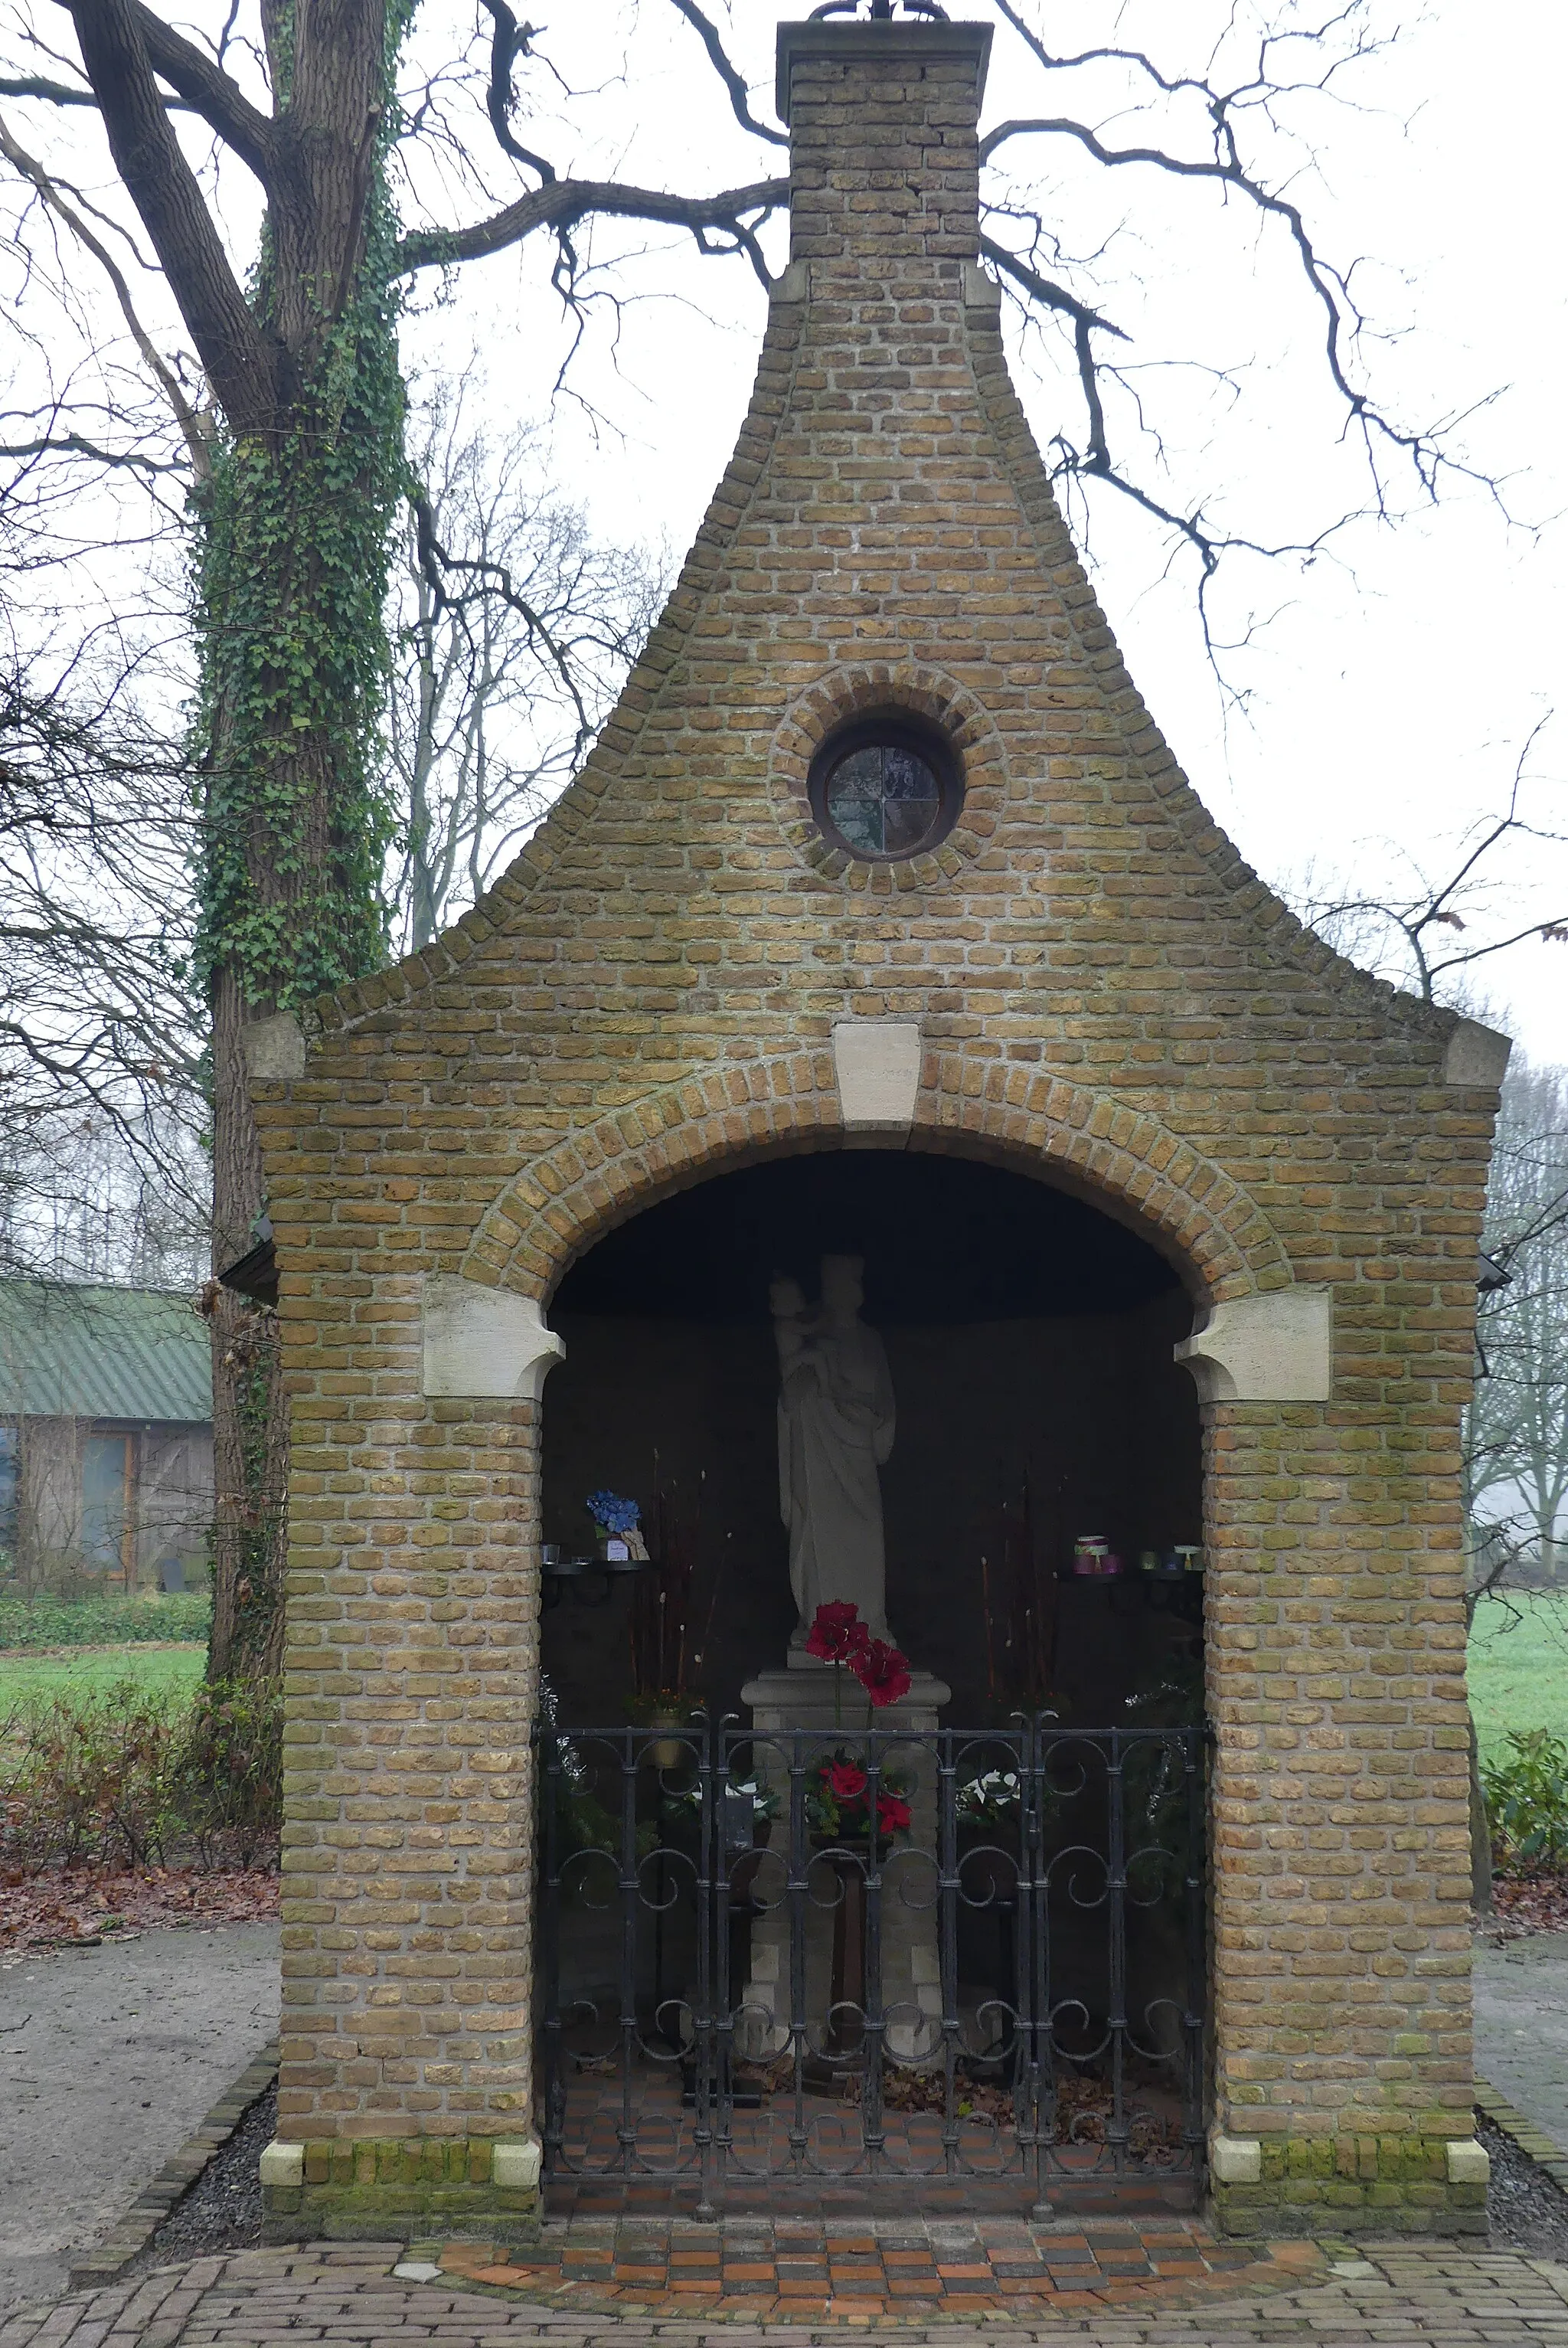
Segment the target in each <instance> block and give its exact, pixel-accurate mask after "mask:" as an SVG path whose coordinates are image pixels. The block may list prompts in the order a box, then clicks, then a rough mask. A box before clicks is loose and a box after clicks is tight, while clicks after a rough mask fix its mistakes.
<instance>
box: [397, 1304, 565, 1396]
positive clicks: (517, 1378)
mask: <svg viewBox="0 0 1568 2348" xmlns="http://www.w3.org/2000/svg"><path fill="white" fill-rule="evenodd" d="M423 1320H424V1339H425V1380H424V1391H425V1394H427V1395H469V1396H474V1397H477V1396H481V1395H495V1396H498V1397H505V1398H506V1399H507V1400H508V1401H513V1402H516V1401H519V1400H522V1401H528V1402H538V1398H539V1395H540V1392H541V1390H542V1388H543V1386H544V1382H545V1379H546V1378H547V1377H548V1375H549V1373H550V1371H551V1370H552V1369H554V1367H555V1365H556V1364H557V1363H558V1362H559V1361H561V1360H562V1359H564V1357H565V1354H566V1347H565V1345H564V1344H562V1342H561V1340H560V1339H559V1337H558V1336H557V1335H556V1333H555V1331H554V1330H553V1329H548V1328H547V1327H546V1326H545V1316H544V1314H543V1313H542V1312H541V1311H540V1309H539V1303H538V1298H537V1297H535V1296H518V1295H517V1294H516V1293H515V1292H514V1291H513V1290H511V1289H509V1288H486V1287H484V1286H483V1285H482V1284H481V1282H478V1281H477V1280H464V1279H461V1278H457V1279H453V1278H451V1277H450V1276H449V1275H447V1274H446V1273H445V1272H442V1273H434V1274H432V1275H430V1276H429V1277H428V1278H427V1279H426V1281H425V1297H424V1307H423Z"/></svg>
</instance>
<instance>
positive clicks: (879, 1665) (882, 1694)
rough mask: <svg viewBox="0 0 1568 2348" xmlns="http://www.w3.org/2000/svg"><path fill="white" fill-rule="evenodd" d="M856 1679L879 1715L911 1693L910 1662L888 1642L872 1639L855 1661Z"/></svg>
mask: <svg viewBox="0 0 1568 2348" xmlns="http://www.w3.org/2000/svg"><path fill="white" fill-rule="evenodd" d="M854 1669H855V1676H856V1679H857V1680H858V1681H859V1682H860V1684H861V1686H862V1687H863V1688H864V1689H865V1690H866V1694H867V1695H868V1696H869V1697H870V1698H871V1701H872V1703H873V1704H875V1705H876V1709H877V1710H878V1711H880V1710H881V1709H882V1707H883V1705H884V1704H897V1702H898V1700H899V1698H900V1697H901V1696H906V1695H907V1694H908V1693H909V1689H910V1685H911V1682H910V1678H909V1658H908V1656H907V1654H905V1653H904V1652H903V1650H902V1649H901V1648H898V1647H894V1646H889V1644H888V1643H887V1641H886V1639H873V1640H871V1641H870V1642H869V1643H868V1644H867V1645H866V1647H865V1648H864V1649H863V1651H862V1652H861V1653H860V1654H858V1655H857V1656H856V1659H855V1665H854Z"/></svg>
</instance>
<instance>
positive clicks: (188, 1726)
mask: <svg viewBox="0 0 1568 2348" xmlns="http://www.w3.org/2000/svg"><path fill="white" fill-rule="evenodd" d="M172 1791H173V1797H174V1808H175V1812H176V1815H177V1817H178V1818H179V1822H180V1824H181V1826H182V1828H184V1830H185V1831H186V1832H187V1833H189V1834H190V1835H192V1836H193V1837H194V1838H195V1839H196V1841H197V1844H198V1846H199V1848H200V1852H201V1856H202V1859H203V1862H204V1863H206V1864H209V1865H210V1863H211V1861H212V1860H213V1859H214V1858H217V1857H224V1858H228V1859H238V1860H239V1863H240V1865H241V1867H249V1866H250V1865H251V1862H252V1860H253V1859H254V1858H255V1856H256V1854H257V1852H258V1850H259V1849H261V1848H262V1847H263V1846H264V1845H265V1844H267V1843H270V1842H272V1841H273V1840H274V1839H275V1838H276V1836H277V1833H278V1829H279V1827H280V1825H281V1824H282V1813H283V1698H282V1690H281V1689H280V1688H276V1687H270V1688H259V1687H257V1686H256V1685H255V1684H253V1683H252V1682H251V1681H248V1680H232V1681H230V1682H228V1683H227V1684H211V1683H208V1684H205V1685H203V1686H201V1687H200V1688H198V1690H197V1691H196V1695H195V1698H194V1700H193V1701H192V1703H191V1704H190V1710H189V1711H188V1712H187V1714H186V1716H185V1719H184V1721H183V1722H182V1724H181V1728H180V1735H179V1746H178V1749H177V1751H176V1755H175V1760H174V1769H173V1776H172Z"/></svg>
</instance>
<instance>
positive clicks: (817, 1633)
mask: <svg viewBox="0 0 1568 2348" xmlns="http://www.w3.org/2000/svg"><path fill="white" fill-rule="evenodd" d="M870 1639H871V1634H870V1632H868V1631H867V1630H866V1625H865V1623H864V1622H862V1621H861V1619H860V1609H859V1607H858V1606H856V1605H853V1604H852V1603H851V1602H850V1601H849V1600H848V1599H846V1598H835V1599H833V1600H832V1601H830V1602H829V1603H828V1604H827V1605H825V1606H819V1607H818V1608H817V1610H816V1613H815V1616H814V1618H813V1620H812V1625H811V1628H810V1630H809V1631H808V1632H806V1634H805V1652H806V1653H807V1654H808V1655H815V1657H816V1660H817V1662H818V1663H854V1662H855V1660H856V1656H857V1655H863V1654H864V1653H866V1648H867V1646H868V1645H869V1644H870Z"/></svg>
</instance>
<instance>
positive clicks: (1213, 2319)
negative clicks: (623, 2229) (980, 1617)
mask: <svg viewBox="0 0 1568 2348" xmlns="http://www.w3.org/2000/svg"><path fill="white" fill-rule="evenodd" d="M399 2256H401V2252H400V2250H398V2249H396V2248H395V2247H394V2246H392V2245H382V2246H379V2247H375V2246H371V2245H363V2244H362V2245H358V2246H355V2247H354V2248H353V2249H346V2248H339V2247H321V2246H317V2247H307V2248H306V2249H303V2250H248V2251H244V2252H242V2253H240V2254H238V2255H236V2256H232V2257H230V2258H227V2259H220V2258H213V2259H200V2260H196V2261H195V2262H194V2263H193V2264H191V2265H190V2266H186V2267H180V2268H173V2269H170V2270H169V2271H167V2272H165V2273H162V2274H159V2275H154V2276H151V2277H149V2278H148V2279H147V2280H146V2281H141V2282H138V2283H122V2284H119V2285H117V2286H115V2287H112V2288H110V2289H108V2290H106V2291H93V2292H85V2293H83V2294H82V2295H81V2296H80V2297H77V2298H75V2299H68V2300H65V2301H62V2302H60V2303H59V2305H57V2306H56V2307H54V2308H47V2309H33V2310H32V2311H30V2312H22V2313H18V2314H16V2315H14V2316H12V2317H11V2318H9V2319H8V2320H7V2321H6V2322H5V2323H4V2324H3V2325H0V2348H313V2343H330V2348H405V2343H407V2348H415V2343H431V2348H578V2343H588V2342H590V2341H594V2342H601V2341H604V2340H605V2339H606V2338H607V2336H608V2335H610V2334H611V2333H613V2334H615V2335H616V2348H642V2343H654V2342H655V2341H656V2342H657V2343H659V2348H701V2343H702V2341H703V2338H704V2334H705V2333H708V2334H709V2335H711V2336H713V2337H714V2338H715V2339H716V2340H717V2341H718V2343H721V2348H744V2343H748V2342H755V2343H759V2348H809V2343H811V2342H813V2341H814V2340H815V2339H817V2338H822V2339H824V2340H826V2341H829V2342H833V2343H842V2340H843V2331H842V2330H832V2329H815V2328H814V2327H813V2326H811V2325H810V2324H788V2325H786V2324H768V2325H765V2326H764V2325H756V2326H753V2327H749V2328H745V2329H743V2328H741V2327H739V2326H736V2325H734V2324H726V2325H723V2326H722V2327H721V2326H705V2325H704V2323H703V2322H702V2317H701V2315H700V2314H695V2313H694V2314H692V2315H690V2316H683V2317H682V2318H679V2319H671V2320H669V2321H650V2320H648V2319H646V2318H638V2317H632V2316H622V2317H616V2316H611V2315H605V2314H601V2313H596V2312H589V2311H586V2310H573V2309H567V2308H560V2307H548V2306H546V2307H541V2306H536V2305H529V2304H528V2303H526V2302H519V2301H517V2300H503V2299H500V2298H497V2297H495V2296H487V2295H486V2294H485V2293H483V2292H481V2291H456V2290H453V2289H452V2288H450V2287H449V2286H448V2285H447V2284H446V2283H445V2282H444V2281H443V2282H436V2283H427V2282H425V2283H422V2282H415V2281H400V2280H398V2279H397V2278H395V2276H394V2275H392V2273H391V2272H390V2269H391V2266H392V2263H393V2261H394V2260H395V2259H396V2258H398V2257H399ZM1330 2258H1331V2264H1330V2267H1329V2270H1328V2277H1329V2279H1328V2280H1327V2281H1324V2282H1318V2283H1314V2284H1312V2285H1310V2286H1308V2287H1307V2288H1305V2289H1302V2290H1297V2291H1284V2292H1281V2291H1273V2292H1271V2293H1268V2294H1266V2295H1264V2296H1262V2297H1259V2296H1257V2295H1256V2294H1255V2293H1249V2292H1248V2291H1246V2290H1245V2289H1242V2290H1238V2291H1237V2293H1236V2296H1235V2298H1234V2299H1230V2298H1227V2299H1226V2300H1225V2301H1224V2302H1220V2303H1214V2302H1211V2303H1210V2304H1208V2305H1206V2306H1204V2307H1202V2308H1198V2309H1188V2310H1175V2309H1170V2308H1163V2309H1153V2310H1150V2309H1134V2308H1128V2309H1124V2310H1119V2311H1112V2310H1093V2311H1090V2310H1085V2311H1083V2312H1073V2313H1071V2314H1065V2313H1064V2314H1061V2315H1057V2316H1054V2317H1050V2318H1046V2319H1043V2320H1041V2321H1040V2322H1027V2323H1019V2322H1009V2321H1008V2320H1007V2319H1006V2318H1000V2317H997V2316H994V2315H993V2316H989V2317H985V2316H982V2317H979V2318H978V2319H977V2318H971V2319H970V2321H969V2322H967V2323H966V2322H962V2321H960V2320H958V2319H957V2318H955V2317H952V2316H948V2317H946V2318H943V2319H941V2320H939V2321H937V2322H924V2323H917V2324H910V2325H907V2326H905V2325H900V2326H898V2327H897V2337H898V2339H899V2341H900V2343H906V2342H907V2343H909V2348H917V2343H925V2348H974V2336H975V2333H976V2332H977V2331H981V2332H984V2331H989V2330H995V2329H998V2328H1002V2329H1004V2330H1005V2332H1006V2333H1007V2336H1008V2340H1009V2343H1012V2342H1015V2341H1016V2342H1020V2343H1022V2342H1026V2341H1036V2340H1038V2341H1040V2342H1041V2343H1063V2342H1067V2341H1076V2342H1080V2343H1088V2348H1523V2343H1532V2348H1568V2268H1564V2267H1557V2266H1553V2265H1550V2264H1549V2263H1547V2262H1546V2261H1543V2260H1533V2259H1527V2258H1523V2257H1521V2256H1520V2255H1519V2254H1518V2253H1516V2252H1513V2251H1504V2250H1499V2251H1485V2250H1482V2251H1461V2250H1455V2249H1452V2248H1451V2247H1450V2246H1447V2245H1438V2246H1436V2247H1433V2248H1427V2249H1423V2248H1417V2247H1412V2246H1409V2245H1404V2244H1400V2245H1397V2246H1393V2247H1389V2248H1386V2249H1383V2248H1378V2249H1374V2250H1370V2251H1368V2252H1364V2253H1361V2254H1357V2253H1353V2252H1350V2251H1346V2252H1345V2253H1343V2255H1341V2256H1337V2257H1336V2256H1335V2255H1334V2253H1332V2252H1331V2253H1330ZM863 2321H865V2320H864V2319H863Z"/></svg>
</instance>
